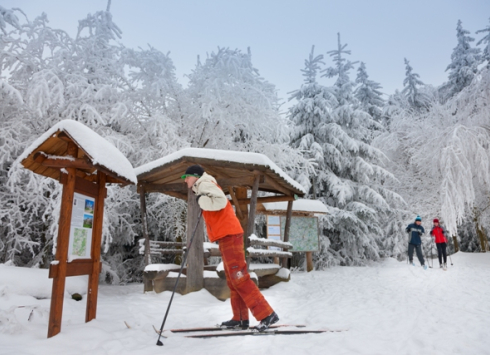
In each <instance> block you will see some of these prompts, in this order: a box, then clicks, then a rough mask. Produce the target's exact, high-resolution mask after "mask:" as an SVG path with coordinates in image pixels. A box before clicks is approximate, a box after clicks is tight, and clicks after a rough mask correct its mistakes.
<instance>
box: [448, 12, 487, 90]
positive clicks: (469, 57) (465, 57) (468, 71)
mask: <svg viewBox="0 0 490 355" xmlns="http://www.w3.org/2000/svg"><path fill="white" fill-rule="evenodd" d="M469 33H470V32H469V31H467V30H465V29H463V26H462V24H461V20H458V25H457V27H456V36H457V38H458V44H457V45H456V47H454V49H453V53H452V54H451V64H449V65H448V66H447V68H446V71H449V82H448V83H447V84H446V86H447V94H448V95H449V97H451V96H454V95H456V94H457V93H459V92H461V91H462V90H463V89H464V88H465V87H467V86H468V85H469V84H470V83H471V81H472V80H473V78H474V77H475V75H476V73H477V71H478V64H480V61H481V54H480V49H479V48H472V47H471V44H470V43H471V42H473V41H474V40H475V39H474V38H472V37H470V36H468V34H469Z"/></svg>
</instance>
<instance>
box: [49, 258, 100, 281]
mask: <svg viewBox="0 0 490 355" xmlns="http://www.w3.org/2000/svg"><path fill="white" fill-rule="evenodd" d="M92 269H93V263H92V259H75V260H73V261H71V262H69V263H67V264H66V276H67V277H68V276H80V275H90V274H91V273H92ZM58 272H59V266H58V264H51V265H49V274H48V278H50V279H54V278H56V277H58V275H59V273H58ZM101 272H102V264H101V265H100V268H99V274H100V273H101Z"/></svg>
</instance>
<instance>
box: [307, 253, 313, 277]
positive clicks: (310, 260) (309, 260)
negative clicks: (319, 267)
mask: <svg viewBox="0 0 490 355" xmlns="http://www.w3.org/2000/svg"><path fill="white" fill-rule="evenodd" d="M312 270H313V252H311V251H307V252H306V272H310V271H312Z"/></svg>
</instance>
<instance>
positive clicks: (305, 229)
mask: <svg viewBox="0 0 490 355" xmlns="http://www.w3.org/2000/svg"><path fill="white" fill-rule="evenodd" d="M285 226H286V217H285V216H281V236H283V239H284V229H285ZM289 243H291V244H292V245H293V249H292V250H291V251H292V252H293V253H294V252H295V251H296V252H298V251H303V252H305V251H318V250H319V239H318V218H317V217H291V227H290V229H289Z"/></svg>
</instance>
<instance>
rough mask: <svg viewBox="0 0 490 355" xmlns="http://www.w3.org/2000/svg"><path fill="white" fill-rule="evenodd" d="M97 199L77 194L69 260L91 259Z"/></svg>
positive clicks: (72, 221) (72, 218) (73, 211)
mask: <svg viewBox="0 0 490 355" xmlns="http://www.w3.org/2000/svg"><path fill="white" fill-rule="evenodd" d="M94 209H95V199H94V198H93V197H89V196H85V195H82V194H80V193H77V192H75V194H74V196H73V210H72V214H71V226H70V244H69V246H68V258H69V259H70V260H71V259H90V251H91V249H92V227H93V224H94Z"/></svg>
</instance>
